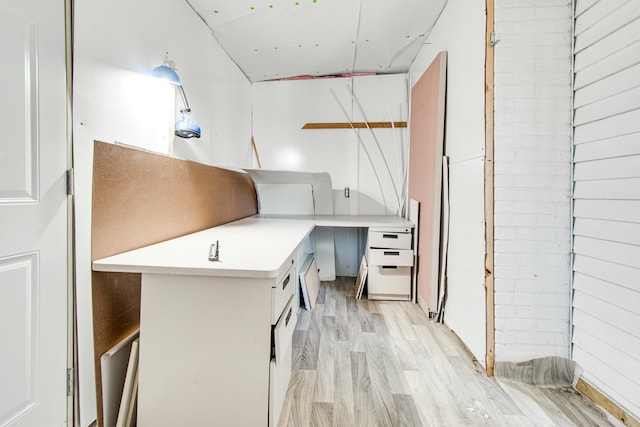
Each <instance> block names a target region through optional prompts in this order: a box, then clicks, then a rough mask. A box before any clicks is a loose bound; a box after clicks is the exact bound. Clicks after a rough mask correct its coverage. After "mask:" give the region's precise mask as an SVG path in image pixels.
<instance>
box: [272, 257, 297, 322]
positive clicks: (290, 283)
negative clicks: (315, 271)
mask: <svg viewBox="0 0 640 427" xmlns="http://www.w3.org/2000/svg"><path fill="white" fill-rule="evenodd" d="M295 282H296V277H295V269H294V268H293V266H291V267H289V270H287V272H286V273H285V274H284V276H282V277H281V278H280V280H278V281H277V282H276V286H275V287H273V288H271V324H272V325H275V324H276V322H277V321H278V318H279V317H280V314H281V313H282V310H283V309H284V306H285V305H287V302H289V299H290V298H291V296H292V295H293V293H294V292H295V289H296V284H295Z"/></svg>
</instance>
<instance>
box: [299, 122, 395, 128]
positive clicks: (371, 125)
mask: <svg viewBox="0 0 640 427" xmlns="http://www.w3.org/2000/svg"><path fill="white" fill-rule="evenodd" d="M367 125H369V126H368V127H369V128H371V129H374V128H389V129H391V128H406V127H407V122H353V123H349V122H341V123H306V124H305V125H304V126H302V129H351V128H352V127H353V128H356V129H366V128H367Z"/></svg>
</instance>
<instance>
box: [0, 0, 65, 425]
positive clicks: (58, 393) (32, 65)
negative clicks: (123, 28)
mask: <svg viewBox="0 0 640 427" xmlns="http://www.w3.org/2000/svg"><path fill="white" fill-rule="evenodd" d="M64 23H65V20H64V1H59V0H3V1H2V3H1V4H0V52H2V55H3V63H2V67H0V81H2V82H3V83H4V88H3V95H2V96H1V97H0V129H3V133H2V137H1V138H2V140H1V141H0V343H2V344H1V348H2V350H1V351H0V426H2V427H5V426H7V427H8V426H11V427H17V426H34V427H37V426H63V425H66V420H67V414H66V411H67V407H66V404H67V397H66V370H67V204H68V201H67V195H66V179H65V178H66V169H67V152H68V151H67V134H66V111H67V103H66V84H65V78H66V71H65V27H64Z"/></svg>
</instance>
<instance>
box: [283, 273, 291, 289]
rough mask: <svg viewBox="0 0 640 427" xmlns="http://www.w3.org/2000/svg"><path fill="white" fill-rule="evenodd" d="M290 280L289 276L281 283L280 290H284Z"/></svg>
mask: <svg viewBox="0 0 640 427" xmlns="http://www.w3.org/2000/svg"><path fill="white" fill-rule="evenodd" d="M290 278H291V274H289V275H288V276H287V278H286V279H284V280H283V281H282V290H284V289H285V288H286V287H287V285H288V284H289V279H290Z"/></svg>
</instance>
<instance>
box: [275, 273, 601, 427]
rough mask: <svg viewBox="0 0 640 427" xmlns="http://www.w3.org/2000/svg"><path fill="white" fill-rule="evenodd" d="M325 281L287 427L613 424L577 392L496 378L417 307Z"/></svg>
mask: <svg viewBox="0 0 640 427" xmlns="http://www.w3.org/2000/svg"><path fill="white" fill-rule="evenodd" d="M353 283H354V279H352V278H338V280H336V281H335V282H323V283H322V287H321V289H320V293H319V295H318V300H317V304H316V306H315V307H314V309H313V310H311V311H304V310H303V311H301V313H300V316H299V319H298V323H297V325H296V330H295V332H294V336H293V373H292V378H291V382H290V384H289V388H288V390H287V396H286V398H285V403H284V407H283V409H282V414H281V416H280V422H279V426H283V427H284V426H289V427H305V426H363V427H365V426H366V427H370V426H385V427H386V426H393V427H396V426H607V425H612V424H611V423H610V422H609V421H608V420H607V418H606V417H605V416H604V415H603V413H602V412H601V411H600V410H599V409H598V408H596V407H595V406H593V405H592V404H591V403H590V401H588V400H587V399H586V398H584V397H583V396H582V395H580V394H579V393H578V392H576V391H575V390H573V389H560V390H551V389H540V388H536V387H534V386H529V385H525V384H521V383H516V382H509V381H506V380H496V379H495V378H489V377H487V376H486V374H485V373H484V370H483V369H482V367H480V366H479V365H478V363H477V362H475V361H473V359H472V357H471V356H470V353H469V352H468V351H467V349H466V348H465V347H464V345H463V344H462V343H461V341H460V340H459V339H458V338H457V337H456V336H455V334H453V333H452V332H451V331H450V330H449V329H448V328H447V327H446V326H444V325H441V324H438V323H435V322H431V321H429V320H428V319H427V317H426V316H425V314H424V313H423V312H422V310H421V309H420V307H418V306H417V305H414V304H412V303H409V302H387V301H368V300H366V299H361V300H356V299H355V298H354V290H353Z"/></svg>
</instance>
